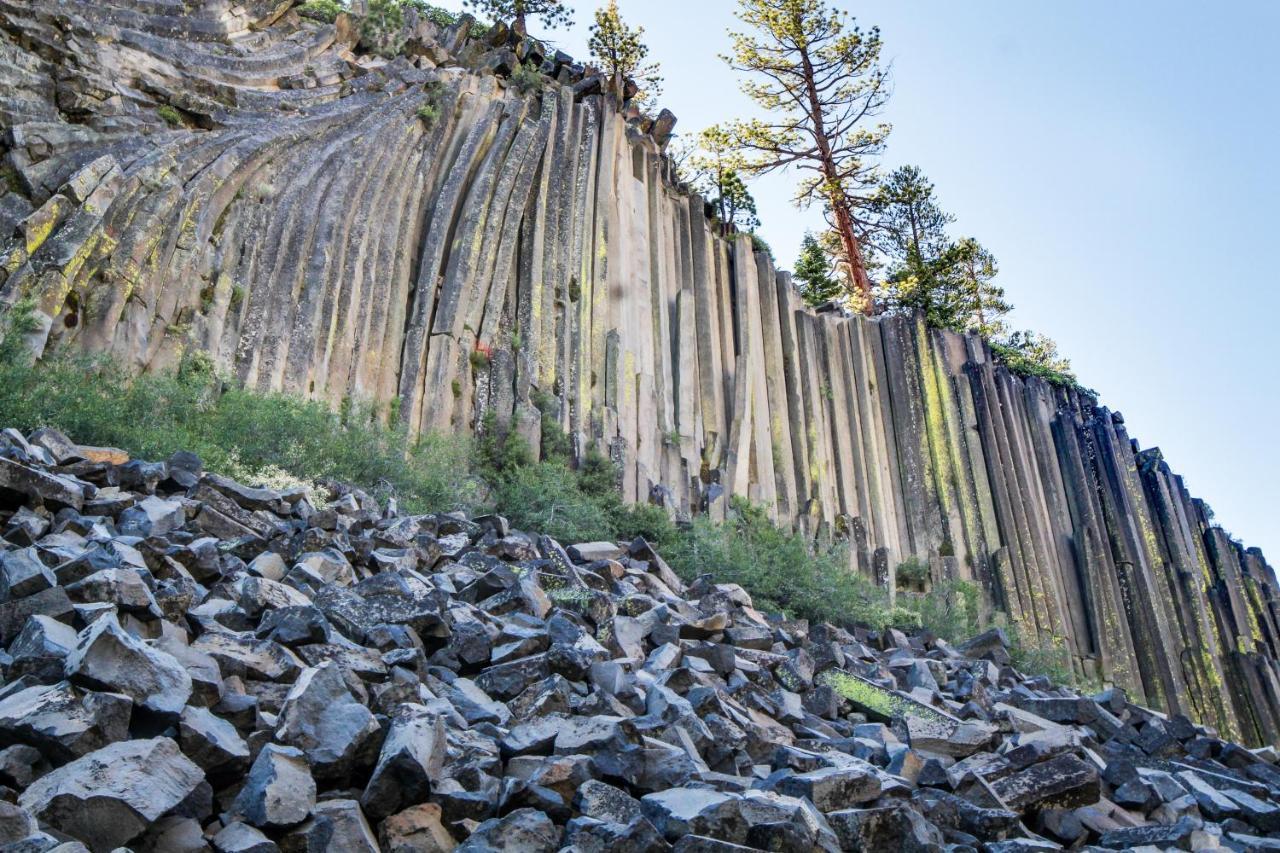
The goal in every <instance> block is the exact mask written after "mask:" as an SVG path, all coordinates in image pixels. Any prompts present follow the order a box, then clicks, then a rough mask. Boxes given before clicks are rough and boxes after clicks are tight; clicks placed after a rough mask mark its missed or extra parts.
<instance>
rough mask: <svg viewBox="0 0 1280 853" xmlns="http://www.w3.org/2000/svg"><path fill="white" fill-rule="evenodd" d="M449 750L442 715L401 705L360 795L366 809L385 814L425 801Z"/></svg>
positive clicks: (409, 705) (378, 814)
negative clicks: (376, 762)
mask: <svg viewBox="0 0 1280 853" xmlns="http://www.w3.org/2000/svg"><path fill="white" fill-rule="evenodd" d="M445 752H446V747H445V727H444V721H443V720H442V719H441V717H440V716H439V715H438V714H437V713H435V712H433V711H431V710H429V709H428V708H426V707H424V706H422V705H413V704H405V705H401V706H400V708H399V709H398V711H397V713H396V716H395V718H394V719H392V721H391V729H390V731H388V732H387V737H386V740H384V741H383V743H382V752H381V754H380V755H379V756H378V764H377V766H376V767H375V768H374V771H373V776H372V777H371V778H370V779H369V784H368V785H367V786H365V789H364V794H363V796H362V797H361V798H360V802H361V804H362V805H363V806H364V809H365V811H366V812H368V813H369V814H370V815H371V816H373V817H375V818H382V817H386V816H387V815H390V814H393V813H397V812H401V811H403V810H405V809H407V808H408V807H410V806H413V805H417V804H419V803H422V802H423V801H424V800H425V799H426V797H427V795H428V794H429V793H430V792H431V784H432V782H433V781H436V780H438V779H439V778H440V774H441V771H442V769H443V766H444V760H445ZM428 834H430V832H428Z"/></svg>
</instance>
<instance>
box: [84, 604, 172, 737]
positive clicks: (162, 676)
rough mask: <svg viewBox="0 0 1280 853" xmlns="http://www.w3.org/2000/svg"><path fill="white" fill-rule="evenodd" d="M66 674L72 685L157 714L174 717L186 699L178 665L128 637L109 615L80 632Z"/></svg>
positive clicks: (114, 618)
mask: <svg viewBox="0 0 1280 853" xmlns="http://www.w3.org/2000/svg"><path fill="white" fill-rule="evenodd" d="M66 672H67V676H68V677H69V678H71V679H72V680H74V681H78V682H81V683H84V684H88V685H90V686H93V687H99V688H103V689H106V690H112V691H116V692H119V693H123V694H125V695H126V696H128V697H130V698H131V699H133V701H134V703H135V704H137V705H138V706H139V707H141V708H145V709H146V710H148V711H153V712H155V713H158V714H165V715H171V716H177V715H178V714H180V713H181V712H182V709H183V708H184V707H186V704H187V700H188V699H190V698H191V676H190V675H188V674H187V671H186V669H184V668H183V666H182V664H180V663H178V661H177V659H175V658H174V657H173V655H170V654H168V653H167V652H163V651H160V650H159V649H156V648H152V647H151V646H149V645H147V644H146V643H144V642H143V641H141V640H139V639H138V638H137V637H134V636H132V635H131V634H129V633H128V632H127V631H125V630H124V628H122V627H120V623H119V621H117V620H116V617H115V616H113V615H110V614H107V615H104V616H103V617H101V618H100V619H98V620H97V621H96V622H94V623H93V624H92V625H90V626H89V627H88V628H85V629H84V630H83V631H81V632H80V636H79V639H78V640H77V642H76V647H75V650H74V651H72V653H71V654H70V655H69V656H68V657H67V668H66Z"/></svg>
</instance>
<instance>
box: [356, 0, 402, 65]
mask: <svg viewBox="0 0 1280 853" xmlns="http://www.w3.org/2000/svg"><path fill="white" fill-rule="evenodd" d="M403 29H404V4H403V3H402V2H401V0H369V7H368V12H367V13H366V14H365V16H364V19H363V20H361V21H360V47H362V48H364V49H365V50H367V51H369V52H370V53H376V54H377V55H378V56H382V57H385V58H387V59H390V58H392V57H394V56H395V55H396V54H398V53H400V49H401V48H403V47H404V34H403V32H402V30H403Z"/></svg>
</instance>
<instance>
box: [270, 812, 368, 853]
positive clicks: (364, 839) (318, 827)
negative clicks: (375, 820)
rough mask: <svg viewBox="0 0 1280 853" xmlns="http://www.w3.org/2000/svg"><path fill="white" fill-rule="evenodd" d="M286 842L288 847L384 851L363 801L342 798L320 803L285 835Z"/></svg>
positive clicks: (353, 851)
mask: <svg viewBox="0 0 1280 853" xmlns="http://www.w3.org/2000/svg"><path fill="white" fill-rule="evenodd" d="M284 846H285V848H286V849H302V850H326V849H327V850H350V851H351V853H380V851H379V849H378V841H377V839H376V838H375V837H374V835H373V830H372V829H370V828H369V822H368V821H367V820H365V817H364V814H363V813H362V812H361V811H360V804H359V803H357V802H356V801H355V800H342V799H338V800H324V801H322V802H319V803H316V805H315V807H314V808H312V809H311V817H310V818H309V819H308V820H307V821H306V823H304V824H302V826H300V827H298V828H297V829H295V830H293V831H292V832H290V833H289V834H288V835H287V836H286V837H285V840H284Z"/></svg>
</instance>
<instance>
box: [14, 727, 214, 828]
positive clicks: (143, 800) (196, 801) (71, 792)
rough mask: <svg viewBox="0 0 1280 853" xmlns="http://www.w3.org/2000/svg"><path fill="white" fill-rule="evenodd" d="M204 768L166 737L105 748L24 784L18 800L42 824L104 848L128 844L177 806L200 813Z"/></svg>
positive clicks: (203, 808) (204, 811) (205, 806)
mask: <svg viewBox="0 0 1280 853" xmlns="http://www.w3.org/2000/svg"><path fill="white" fill-rule="evenodd" d="M202 786H204V773H203V772H201V770H200V768H199V767H197V766H196V765H195V764H193V763H192V762H191V761H190V760H188V759H187V758H185V757H184V756H183V755H182V753H181V752H180V751H179V749H178V745H177V744H176V743H174V742H173V741H172V740H170V739H169V738H164V737H160V738H152V739H151V740H135V741H125V742H122V743H115V744H111V745H110V746H107V747H103V748H102V749H100V750H97V751H96V752H91V753H89V754H88V755H85V756H83V757H81V758H78V759H76V760H75V761H73V762H71V763H70V764H67V765H65V766H63V767H60V768H59V769H57V770H55V771H53V772H52V773H50V774H49V775H47V776H44V777H43V778H41V779H39V780H38V781H36V782H35V784H33V785H32V786H31V787H29V788H27V790H26V791H24V792H23V793H22V796H21V797H19V799H18V804H19V805H20V806H22V807H23V808H25V809H27V810H28V811H30V812H31V813H32V814H33V815H35V816H36V817H37V818H38V819H39V820H40V821H41V822H42V823H46V824H48V825H49V826H51V827H54V828H55V829H57V830H58V831H60V832H64V833H66V834H67V835H70V836H71V837H73V838H77V839H79V840H80V841H82V842H84V843H85V844H86V845H87V846H88V847H89V848H90V849H91V850H94V851H106V850H112V849H114V848H116V847H121V846H124V845H125V844H127V843H128V842H129V841H130V840H132V839H133V838H136V837H137V836H138V835H140V834H141V833H142V832H143V831H144V830H145V829H146V828H147V827H148V826H149V825H151V824H152V823H153V822H154V821H156V820H159V819H160V818H161V817H163V816H164V815H166V814H168V813H170V812H173V811H175V810H178V809H184V810H187V811H189V812H191V813H192V816H195V817H203V816H204V814H207V811H208V790H207V786H204V787H205V793H204V803H203V805H202V804H201V803H200V799H201V795H200V788H201V787H202Z"/></svg>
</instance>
